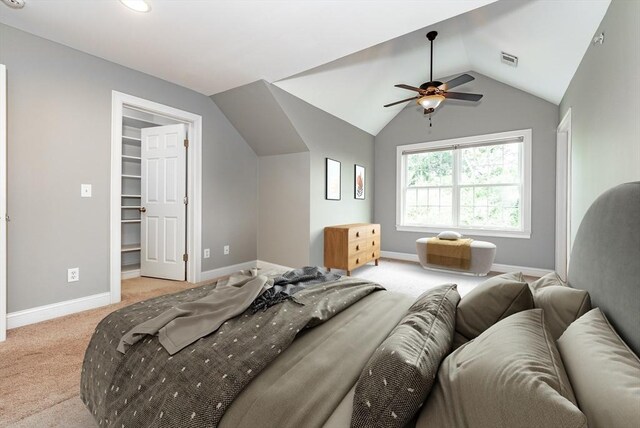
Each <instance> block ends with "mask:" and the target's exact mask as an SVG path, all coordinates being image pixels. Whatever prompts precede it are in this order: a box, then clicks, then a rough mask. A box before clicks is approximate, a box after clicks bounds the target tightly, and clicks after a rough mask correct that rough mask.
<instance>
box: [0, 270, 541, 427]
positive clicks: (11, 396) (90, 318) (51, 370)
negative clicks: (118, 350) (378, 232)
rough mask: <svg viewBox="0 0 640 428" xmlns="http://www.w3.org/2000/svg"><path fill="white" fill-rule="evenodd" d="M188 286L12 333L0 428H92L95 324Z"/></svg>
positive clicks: (401, 279)
mask: <svg viewBox="0 0 640 428" xmlns="http://www.w3.org/2000/svg"><path fill="white" fill-rule="evenodd" d="M353 275H354V276H356V277H359V278H365V279H369V280H372V281H376V282H379V283H380V284H382V285H383V286H385V287H386V288H387V289H389V290H392V291H397V292H401V293H405V294H410V295H412V296H418V295H420V294H421V293H423V292H424V291H426V290H428V289H429V288H432V287H436V286H438V285H441V284H445V283H455V284H458V289H459V291H460V294H461V295H465V294H467V293H468V292H469V291H470V290H471V289H473V287H474V286H476V285H477V284H479V283H480V282H482V281H484V279H485V278H478V277H472V276H466V275H459V274H450V273H445V272H437V271H427V270H424V269H423V268H422V267H421V266H420V265H418V264H417V263H411V262H399V261H392V260H384V259H383V260H381V262H380V266H373V265H367V266H363V267H362V268H360V269H357V270H356V271H354V272H353ZM531 279H532V278H531ZM188 286H189V285H187V284H186V283H181V282H172V281H162V280H153V279H149V278H141V279H134V280H127V281H123V288H122V290H123V291H122V296H123V301H122V302H121V303H119V304H117V305H111V306H107V307H104V308H100V309H96V310H92V311H86V312H81V313H78V314H74V315H70V316H66V317H62V318H58V319H55V320H51V321H47V322H43V323H39V324H34V325H30V326H26V327H21V328H17V329H14V330H10V331H9V334H8V338H7V341H6V342H5V343H3V344H0V391H2V392H1V395H0V427H4V426H10V427H12V428H31V427H39V428H46V427H65V428H93V427H96V424H95V422H94V421H93V418H92V417H91V415H90V414H89V412H88V411H87V409H86V408H85V406H84V404H83V403H82V402H81V401H80V397H79V391H78V387H79V383H80V369H81V366H82V359H83V356H84V351H85V349H86V346H87V343H88V342H89V339H90V337H91V334H92V333H93V330H94V328H95V326H96V324H97V323H98V322H99V321H100V320H101V319H102V318H104V317H105V316H106V315H107V314H109V313H110V312H112V311H114V310H115V309H118V308H120V307H122V306H125V305H129V304H131V303H134V302H137V301H140V300H145V299H148V298H150V297H154V296H157V295H161V294H165V293H171V292H175V291H179V290H183V289H185V288H187V287H188Z"/></svg>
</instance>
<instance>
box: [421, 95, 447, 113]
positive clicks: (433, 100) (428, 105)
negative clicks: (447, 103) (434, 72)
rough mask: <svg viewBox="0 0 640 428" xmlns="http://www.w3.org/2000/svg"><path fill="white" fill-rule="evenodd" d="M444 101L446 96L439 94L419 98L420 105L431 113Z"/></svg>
mask: <svg viewBox="0 0 640 428" xmlns="http://www.w3.org/2000/svg"><path fill="white" fill-rule="evenodd" d="M442 101H444V96H442V95H438V94H434V95H425V96H424V97H420V98H418V104H420V105H421V106H422V108H424V109H425V110H431V111H433V110H435V109H437V108H438V106H439V105H440V103H441V102H442Z"/></svg>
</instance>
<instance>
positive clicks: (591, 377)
mask: <svg viewBox="0 0 640 428" xmlns="http://www.w3.org/2000/svg"><path fill="white" fill-rule="evenodd" d="M558 349H559V350H560V354H561V355H562V360H563V361H564V365H565V367H566V368H567V374H568V375H569V379H570V380H571V385H573V390H574V391H575V394H576V398H577V400H578V404H579V405H580V409H581V410H582V411H583V412H584V414H585V415H586V416H587V420H588V422H589V427H590V428H609V427H616V428H626V427H637V426H638V421H640V359H638V357H637V356H636V355H635V354H634V353H633V351H631V350H630V349H629V347H628V346H627V345H626V344H625V343H624V342H623V341H622V339H620V337H619V336H618V334H617V333H616V331H615V330H614V329H613V327H612V326H611V324H609V322H608V321H607V318H606V317H605V316H604V314H603V313H602V312H601V311H600V309H598V308H595V309H593V310H591V311H589V312H588V313H587V314H585V315H583V316H582V317H580V318H579V319H578V320H576V321H575V322H574V323H573V324H571V325H570V326H569V327H568V328H567V330H566V331H565V332H564V334H563V335H562V336H561V337H560V339H558Z"/></svg>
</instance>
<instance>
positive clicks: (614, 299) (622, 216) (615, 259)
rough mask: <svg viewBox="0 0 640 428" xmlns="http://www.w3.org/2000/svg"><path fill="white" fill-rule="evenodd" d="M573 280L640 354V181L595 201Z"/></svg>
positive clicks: (577, 247)
mask: <svg viewBox="0 0 640 428" xmlns="http://www.w3.org/2000/svg"><path fill="white" fill-rule="evenodd" d="M569 284H570V285H571V286H572V287H574V288H580V289H582V290H587V291H588V292H589V294H590V295H591V301H592V304H593V306H594V307H595V306H598V307H600V309H601V310H602V311H603V312H604V313H605V315H606V316H607V318H608V319H609V321H610V322H611V324H612V325H613V326H614V328H615V329H616V331H617V332H618V333H619V334H620V336H622V338H623V339H624V341H625V342H626V343H627V344H628V345H629V347H630V348H631V349H633V351H634V352H635V353H636V354H637V355H640V182H634V183H627V184H621V185H619V186H616V187H614V188H613V189H610V190H608V191H606V192H605V193H603V194H602V195H600V197H598V199H596V201H595V202H594V203H593V205H591V207H590V208H589V210H588V211H587V214H586V215H585V216H584V219H583V220H582V223H581V224H580V227H579V229H578V233H577V235H576V239H575V242H574V244H573V250H572V251H571V259H570V264H569Z"/></svg>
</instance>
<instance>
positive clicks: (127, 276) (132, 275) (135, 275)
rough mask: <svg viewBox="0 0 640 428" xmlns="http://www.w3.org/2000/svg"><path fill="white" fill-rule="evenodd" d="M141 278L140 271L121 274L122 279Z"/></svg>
mask: <svg viewBox="0 0 640 428" xmlns="http://www.w3.org/2000/svg"><path fill="white" fill-rule="evenodd" d="M139 276H140V269H136V270H128V271H124V272H120V279H132V278H138V277H139Z"/></svg>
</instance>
